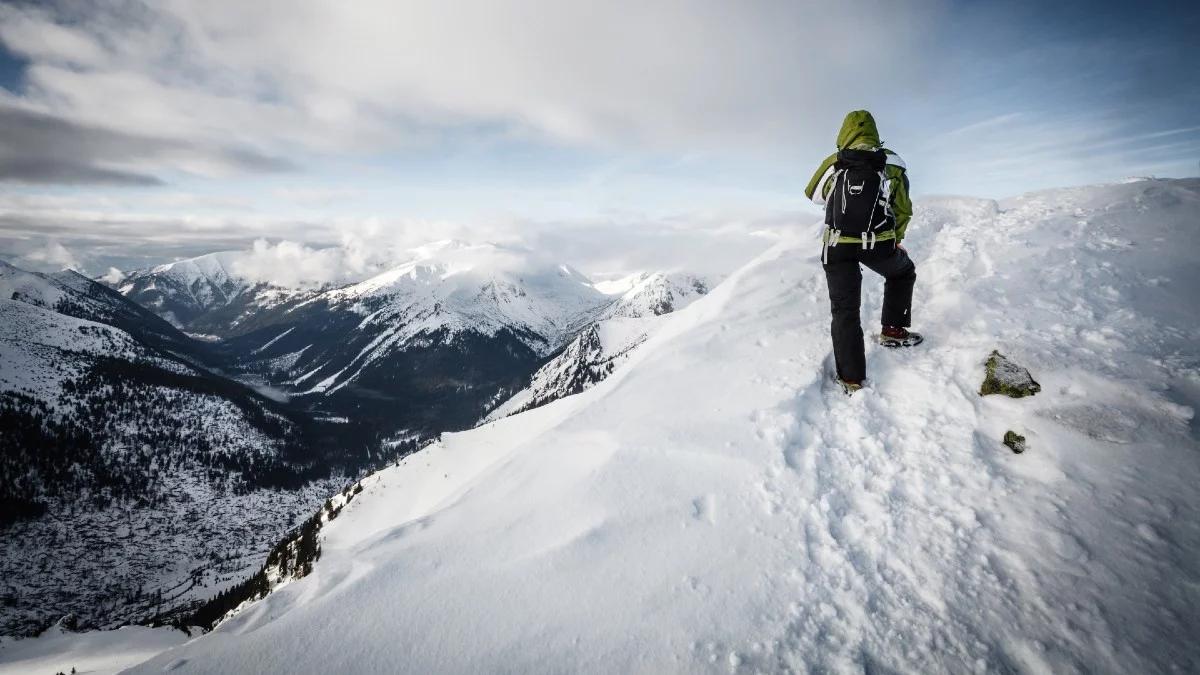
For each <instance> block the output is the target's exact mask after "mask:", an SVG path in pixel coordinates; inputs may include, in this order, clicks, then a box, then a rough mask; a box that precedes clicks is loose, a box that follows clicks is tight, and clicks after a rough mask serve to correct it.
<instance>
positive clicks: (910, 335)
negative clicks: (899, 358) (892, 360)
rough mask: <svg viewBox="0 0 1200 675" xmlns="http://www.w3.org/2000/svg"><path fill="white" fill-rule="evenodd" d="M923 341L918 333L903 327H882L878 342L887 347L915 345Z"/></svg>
mask: <svg viewBox="0 0 1200 675" xmlns="http://www.w3.org/2000/svg"><path fill="white" fill-rule="evenodd" d="M924 341H925V338H924V337H922V336H921V334H920V333H914V332H912V331H910V330H907V329H905V328H891V327H888V328H884V329H883V332H882V333H880V334H879V344H881V345H883V346H884V347H887V348H889V349H897V348H899V347H915V346H917V345H919V344H921V343H922V342H924Z"/></svg>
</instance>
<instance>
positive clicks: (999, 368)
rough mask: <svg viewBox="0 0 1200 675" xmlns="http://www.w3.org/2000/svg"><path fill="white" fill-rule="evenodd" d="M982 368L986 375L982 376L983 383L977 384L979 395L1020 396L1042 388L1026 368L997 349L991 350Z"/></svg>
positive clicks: (1030, 394) (1029, 394) (1034, 392)
mask: <svg viewBox="0 0 1200 675" xmlns="http://www.w3.org/2000/svg"><path fill="white" fill-rule="evenodd" d="M984 369H985V370H986V371H987V375H985V376H984V378H983V384H982V385H980V386H979V395H980V396H987V395H988V394H1004V395H1005V396H1010V397H1012V398H1022V397H1024V396H1033V395H1034V394H1036V393H1038V392H1039V391H1041V390H1042V385H1040V384H1038V383H1037V381H1035V380H1034V379H1033V376H1032V375H1030V374H1029V371H1028V370H1026V369H1025V368H1024V367H1022V366H1019V365H1017V364H1016V363H1013V362H1012V361H1010V360H1009V359H1008V357H1007V356H1005V355H1003V354H1001V353H1000V352H998V351H995V350H992V353H991V355H990V356H988V360H987V362H986V363H984Z"/></svg>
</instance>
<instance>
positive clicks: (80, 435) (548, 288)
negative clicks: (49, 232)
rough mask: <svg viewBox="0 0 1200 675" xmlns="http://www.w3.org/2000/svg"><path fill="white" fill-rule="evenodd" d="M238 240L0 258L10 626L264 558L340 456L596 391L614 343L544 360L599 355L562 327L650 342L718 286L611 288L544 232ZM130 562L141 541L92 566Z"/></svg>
mask: <svg viewBox="0 0 1200 675" xmlns="http://www.w3.org/2000/svg"><path fill="white" fill-rule="evenodd" d="M240 255H242V254H235V253H218V254H211V255H207V256H201V257H199V258H195V259H190V260H184V261H178V262H175V263H171V264H168V265H161V266H158V267H155V268H153V269H150V270H146V271H144V272H135V273H133V274H130V275H128V276H126V277H125V278H124V279H122V280H119V281H118V282H117V283H116V284H115V288H108V287H105V286H104V285H101V284H100V283H97V282H95V281H91V280H89V279H86V278H84V277H82V276H80V275H79V274H77V273H75V272H69V271H68V272H62V273H58V274H52V275H43V274H36V273H32V272H26V271H23V270H19V269H17V268H15V267H11V266H8V265H4V266H3V267H0V297H3V298H5V300H3V301H2V302H0V315H2V316H3V318H4V319H5V325H4V327H3V329H0V349H2V351H3V355H4V357H5V358H4V362H3V364H2V365H0V399H2V403H3V408H2V409H0V414H3V415H4V416H5V417H4V419H5V421H6V423H7V424H6V426H10V427H13V428H20V429H21V430H22V431H21V433H16V434H10V435H8V436H7V437H6V438H5V443H4V450H5V452H4V455H3V463H2V466H0V468H2V469H3V471H2V472H0V479H2V480H0V487H2V488H3V492H2V493H0V502H2V503H3V505H4V507H5V508H4V509H3V512H4V519H3V522H2V523H0V526H10V529H9V530H8V531H7V532H6V534H7V535H8V536H9V537H10V538H11V540H12V541H14V542H20V543H21V546H19V547H13V548H10V549H8V550H6V552H5V555H4V556H0V572H4V575H3V576H4V577H5V585H3V586H0V592H3V597H4V599H5V602H6V605H5V609H4V610H2V611H0V634H3V633H18V634H20V633H26V632H31V631H36V630H39V629H40V628H42V627H44V626H45V625H46V624H47V623H48V622H49V621H51V620H53V619H56V618H58V617H60V616H62V615H64V614H67V613H74V615H75V622H76V624H77V625H82V626H107V625H114V624H115V623H120V622H123V621H129V620H141V619H144V618H146V617H147V616H149V615H150V614H160V615H163V616H172V615H177V614H178V613H179V612H181V611H183V610H185V609H187V608H188V607H190V606H191V605H193V604H194V603H195V602H196V601H197V600H199V599H201V598H204V597H207V596H210V595H212V594H213V593H215V592H216V591H218V590H220V589H221V588H222V587H223V585H225V584H228V583H229V582H230V581H232V580H234V579H236V578H237V577H238V575H241V574H243V573H244V572H245V571H246V570H247V569H248V568H252V567H253V566H255V565H257V564H259V563H260V562H261V560H262V557H263V556H264V555H265V554H266V551H267V549H268V548H269V544H270V543H271V542H273V541H274V540H276V539H278V538H279V537H280V536H281V535H282V533H283V532H285V531H287V530H288V529H289V528H291V527H292V526H294V525H296V523H297V518H298V517H299V515H300V514H302V513H304V512H306V511H307V510H309V509H311V508H312V507H313V506H314V505H315V504H318V503H320V501H321V500H322V498H323V496H324V495H325V493H327V492H329V491H330V490H332V489H334V488H335V487H340V486H341V484H342V482H343V481H345V480H347V478H346V476H352V475H354V472H355V471H357V470H359V469H361V468H363V467H367V466H374V465H378V464H379V463H381V462H386V461H388V460H389V459H391V458H394V457H397V456H400V455H402V454H403V453H404V452H406V451H409V450H411V449H413V448H415V447H416V446H417V444H418V443H420V442H421V441H422V439H426V438H430V437H432V436H435V435H436V434H437V433H438V432H440V431H444V430H453V429H462V428H468V427H470V426H473V425H474V424H475V423H476V422H477V421H478V420H479V419H480V418H481V417H482V416H483V415H484V414H485V413H487V412H488V411H489V410H490V409H491V408H493V407H495V406H496V405H497V404H498V403H500V402H502V401H503V400H505V399H507V398H509V397H510V396H512V394H513V392H517V396H516V398H518V399H519V398H521V395H522V394H525V393H526V392H527V391H530V392H534V393H533V394H532V395H531V396H526V398H532V399H534V400H535V403H536V404H541V403H544V402H546V401H549V400H554V399H556V398H560V397H562V396H568V395H570V394H573V393H577V392H578V391H581V390H582V389H583V388H584V387H586V386H590V385H591V384H593V383H594V382H596V381H599V380H600V379H602V377H603V376H604V375H606V374H607V373H609V372H611V370H612V367H611V366H612V364H613V363H615V360H614V359H613V358H609V357H607V356H605V357H604V358H605V359H606V360H608V361H609V367H607V368H604V369H601V370H598V371H596V372H595V373H593V374H591V375H589V376H588V377H587V378H585V379H584V380H583V381H576V382H572V383H567V382H563V381H560V380H556V381H549V382H547V381H542V380H537V381H536V382H533V384H532V385H531V379H530V378H531V375H532V374H533V373H535V372H536V371H538V369H539V367H540V366H542V365H543V364H545V363H546V362H547V361H550V360H553V361H555V364H556V365H555V367H556V368H559V369H575V370H581V369H586V368H587V367H588V364H587V362H586V361H582V362H580V363H568V362H567V359H566V358H565V357H564V354H566V353H569V352H570V350H569V349H564V347H563V345H564V343H566V344H575V343H577V342H579V341H581V340H582V339H583V338H582V336H585V335H596V334H597V331H599V330H603V332H604V334H606V335H608V334H612V333H613V328H612V326H611V324H615V323H619V322H624V323H625V324H628V325H630V326H631V328H630V331H631V335H632V334H633V333H634V332H636V337H637V339H638V341H640V340H642V339H644V337H645V335H646V334H648V331H649V329H650V325H649V323H647V322H648V321H649V320H650V319H653V318H654V317H655V315H656V313H662V312H666V311H669V310H671V309H672V308H674V307H675V306H679V307H682V306H684V305H685V304H686V303H687V302H689V301H690V300H691V299H693V298H694V297H695V296H697V295H698V294H699V293H701V292H703V291H704V290H705V287H704V285H703V283H702V282H701V281H699V280H697V279H694V278H692V277H688V276H686V275H671V276H668V275H662V274H656V275H637V276H634V277H630V279H629V280H628V283H627V286H628V288H626V289H625V292H623V293H617V294H613V295H610V294H605V293H604V292H602V291H600V290H598V289H597V288H596V287H595V286H594V285H593V284H592V283H591V282H590V281H589V280H587V279H586V278H584V277H583V276H582V275H580V274H579V273H578V272H576V271H574V270H572V269H571V268H570V267H569V266H566V265H562V264H558V263H550V262H545V261H544V260H542V259H540V258H539V257H538V256H536V255H534V254H532V253H531V252H528V251H524V250H519V249H509V248H504V247H498V246H493V245H482V246H469V245H465V244H462V243H459V242H440V243H437V244H434V245H430V246H427V247H423V248H422V249H418V250H416V251H414V257H413V259H412V260H410V261H407V262H405V263H404V264H402V265H399V266H397V267H396V268H394V269H392V270H389V271H387V272H386V273H383V274H379V275H376V276H373V277H371V278H369V279H366V280H364V281H362V282H360V283H355V284H351V285H347V286H343V287H340V288H316V289H313V288H310V289H281V288H275V287H271V286H268V285H264V284H258V283H250V282H248V281H246V280H244V279H241V278H239V277H238V276H237V275H236V273H235V270H236V269H237V264H238V260H239V259H240V257H239V256H240ZM132 299H138V300H140V301H141V302H145V303H147V306H148V308H149V310H153V311H149V310H148V309H147V308H144V307H141V306H139V305H138V304H136V303H135V302H132V301H131V300H132ZM156 314H157V315H156ZM229 317H232V319H229ZM612 317H617V318H612ZM181 319H186V321H181ZM172 322H173V323H175V324H178V325H179V326H182V327H183V328H186V329H189V330H190V329H195V328H196V327H197V326H200V327H202V328H203V329H205V330H215V331H217V332H219V333H221V334H223V335H224V336H225V338H226V339H225V340H223V341H222V340H217V341H214V340H212V339H202V340H197V339H193V337H191V336H189V335H187V334H185V333H184V332H182V331H181V330H180V328H178V327H176V326H175V325H172ZM603 344H604V345H607V346H608V348H609V349H613V348H614V346H613V344H612V343H611V340H606V341H605V342H604V343H603ZM634 344H636V343H633V342H631V343H630V344H629V345H628V347H629V348H632V347H633V346H634ZM594 346H600V343H597V344H596V345H594ZM592 356H593V357H595V356H596V354H594V353H593V354H592ZM230 375H232V376H234V377H236V378H239V379H240V380H241V381H240V382H239V381H236V380H233V379H230V377H229V376H230ZM247 385H250V386H249V387H248V386H247ZM263 394H265V395H263ZM507 409H512V406H509V407H508V408H507ZM48 445H49V446H54V449H53V451H51V450H47V447H46V446H48ZM72 464H74V465H75V466H77V467H78V468H77V469H70V467H71V466H72ZM263 488H272V489H273V491H272V492H270V493H267V492H265V491H264V490H263ZM199 513H203V514H205V515H203V516H198V514H199ZM185 514H186V515H185ZM181 520H188V521H190V522H189V525H190V526H182V525H181V522H180V521H181ZM66 532H82V533H85V534H83V535H64V533H66ZM92 550H94V551H98V552H99V551H102V552H103V553H96V554H91V555H83V554H81V551H92ZM214 556H215V557H214ZM61 557H67V558H69V559H70V560H71V562H70V563H69V564H63V565H58V566H55V567H53V568H51V567H50V566H49V565H50V561H51V560H54V559H57V558H61ZM31 558H33V559H36V560H39V561H41V562H39V564H37V565H29V564H28V563H29V560H30V559H31ZM122 559H137V560H139V561H141V562H140V564H139V565H138V566H137V567H136V568H133V569H130V570H129V571H128V572H127V573H124V574H121V575H115V576H113V575H108V576H106V575H103V574H98V573H96V570H97V569H98V567H103V566H106V565H117V564H118V562H119V560H122Z"/></svg>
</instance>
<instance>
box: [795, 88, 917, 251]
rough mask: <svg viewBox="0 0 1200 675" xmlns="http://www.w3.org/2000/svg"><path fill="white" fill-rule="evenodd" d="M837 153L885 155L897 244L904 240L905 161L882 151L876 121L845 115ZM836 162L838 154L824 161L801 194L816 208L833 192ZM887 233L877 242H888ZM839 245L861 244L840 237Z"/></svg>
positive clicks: (907, 215) (861, 114) (907, 208)
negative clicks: (878, 153)
mask: <svg viewBox="0 0 1200 675" xmlns="http://www.w3.org/2000/svg"><path fill="white" fill-rule="evenodd" d="M837 147H838V150H846V149H854V150H876V149H882V150H883V151H884V152H885V153H886V154H887V165H886V166H885V167H884V169H883V175H884V177H885V178H887V181H888V184H889V189H890V195H891V196H890V199H889V201H890V203H891V207H892V215H893V216H895V217H896V234H895V237H896V241H897V242H899V241H901V240H902V239H904V233H905V231H906V230H907V229H908V221H909V220H911V219H912V201H911V200H910V199H909V198H908V177H907V176H906V175H905V167H904V160H902V159H900V156H899V155H897V154H896V153H894V152H892V151H891V150H888V149H887V148H884V147H883V143H882V142H881V141H880V140H879V129H878V128H877V127H876V126H875V118H874V117H872V116H871V113H869V112H867V111H866V110H855V111H853V112H851V113H849V114H847V115H846V119H845V120H843V121H842V129H841V131H839V132H838V137H837ZM836 161H837V153H836V152H835V153H833V154H832V155H830V156H828V157H826V158H825V161H823V162H821V165H820V166H818V167H817V170H816V172H815V173H813V177H812V180H810V181H808V187H806V188H804V194H805V196H807V197H808V198H809V199H811V200H813V201H814V202H816V203H817V204H819V205H824V204H825V200H826V198H827V197H828V196H829V191H830V190H832V189H833V181H831V180H829V178H830V177H831V176H832V175H833V171H832V169H833V164H834V162H836ZM890 238H891V236H887V233H885V234H883V235H880V236H879V240H881V241H883V240H887V239H890ZM838 241H839V242H840V243H860V240H859V239H858V238H856V237H840V238H839V239H838Z"/></svg>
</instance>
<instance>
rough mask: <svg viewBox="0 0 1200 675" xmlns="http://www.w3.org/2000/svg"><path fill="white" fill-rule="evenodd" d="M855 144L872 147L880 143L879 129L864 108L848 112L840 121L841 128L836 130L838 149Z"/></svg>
mask: <svg viewBox="0 0 1200 675" xmlns="http://www.w3.org/2000/svg"><path fill="white" fill-rule="evenodd" d="M855 145H869V146H871V147H872V148H877V147H879V146H880V145H882V144H881V143H880V141H879V129H877V128H876V127H875V118H874V117H872V116H871V113H869V112H867V111H866V110H855V111H853V112H851V113H848V114H847V115H846V119H845V120H843V121H842V130H841V131H839V132H838V137H837V146H838V150H845V149H846V148H849V147H852V146H855Z"/></svg>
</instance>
